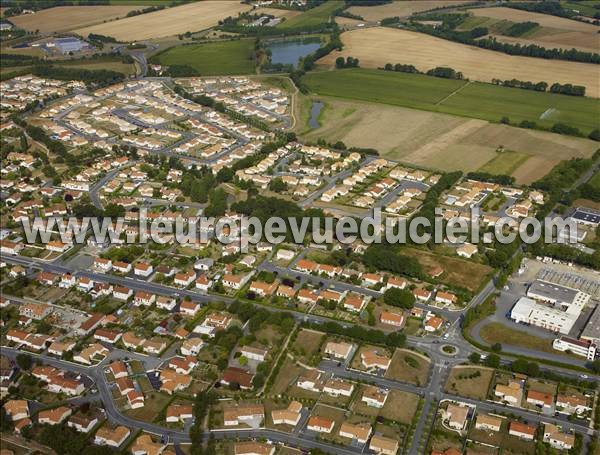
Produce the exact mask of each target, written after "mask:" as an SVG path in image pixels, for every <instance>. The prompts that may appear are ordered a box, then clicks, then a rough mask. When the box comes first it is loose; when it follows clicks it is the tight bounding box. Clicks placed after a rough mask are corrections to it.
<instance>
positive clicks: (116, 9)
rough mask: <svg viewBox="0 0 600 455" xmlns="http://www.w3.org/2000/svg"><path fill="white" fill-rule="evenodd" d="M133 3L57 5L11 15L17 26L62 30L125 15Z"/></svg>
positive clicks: (33, 29)
mask: <svg viewBox="0 0 600 455" xmlns="http://www.w3.org/2000/svg"><path fill="white" fill-rule="evenodd" d="M135 9H138V6H134V5H110V6H57V7H56V8H48V9H43V10H41V11H38V12H36V13H35V14H22V15H21V16H15V17H11V18H10V20H11V22H13V23H14V24H15V25H16V26H17V27H20V28H23V29H25V30H29V31H35V30H39V31H40V32H41V33H51V32H64V31H67V30H73V29H76V28H80V27H87V26H90V25H94V24H99V23H102V22H104V21H109V20H112V19H116V18H118V17H125V15H126V14H127V13H128V12H129V11H132V10H135Z"/></svg>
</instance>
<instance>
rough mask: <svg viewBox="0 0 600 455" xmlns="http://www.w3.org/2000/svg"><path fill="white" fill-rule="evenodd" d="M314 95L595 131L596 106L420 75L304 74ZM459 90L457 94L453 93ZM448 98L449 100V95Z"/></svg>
mask: <svg viewBox="0 0 600 455" xmlns="http://www.w3.org/2000/svg"><path fill="white" fill-rule="evenodd" d="M303 80H304V81H305V83H306V84H307V85H308V87H309V89H310V90H311V92H313V93H315V94H317V95H326V96H333V97H338V98H349V99H357V100H362V101H370V102H376V103H382V104H391V105H396V106H404V107H410V108H415V109H421V110H428V111H434V112H443V113H447V114H454V115H459V116H464V117H470V118H479V119H482V120H489V121H492V122H498V121H500V119H501V118H502V117H508V118H509V119H510V121H511V122H516V123H518V122H521V121H523V120H529V121H533V122H536V123H537V124H539V125H542V126H546V127H550V126H552V125H553V124H554V123H557V122H562V123H566V124H568V125H571V126H574V127H576V128H579V129H580V130H581V131H582V132H583V133H585V134H587V133H589V132H590V131H591V130H593V129H594V128H596V127H597V125H596V117H595V116H596V115H597V114H596V113H597V111H598V108H599V107H600V102H599V101H598V100H596V99H591V98H587V97H574V96H567V95H558V94H554V93H540V92H534V91H532V90H523V89H518V88H509V87H500V86H496V85H492V84H482V83H477V82H465V81H457V80H450V79H440V78H434V77H431V76H425V75H420V74H407V73H396V72H392V71H381V70H367V69H349V70H337V71H322V72H315V73H309V74H307V75H306V76H305V78H304V79H303ZM458 89H460V91H458ZM450 95H452V96H450Z"/></svg>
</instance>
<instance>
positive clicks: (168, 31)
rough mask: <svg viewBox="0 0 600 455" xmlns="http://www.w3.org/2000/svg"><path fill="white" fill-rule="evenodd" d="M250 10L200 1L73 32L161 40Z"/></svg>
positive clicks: (241, 6) (216, 1)
mask: <svg viewBox="0 0 600 455" xmlns="http://www.w3.org/2000/svg"><path fill="white" fill-rule="evenodd" d="M86 8H88V7H86ZM250 8H251V6H250V5H246V4H243V3H240V2H229V1H218V0H203V1H200V2H193V3H188V4H185V5H181V6H176V7H173V8H166V9H163V10H161V11H156V12H154V13H148V14H142V15H140V16H134V17H128V18H126V19H120V20H118V21H113V22H108V23H106V24H98V25H94V26H92V27H85V28H80V29H77V30H75V32H76V33H78V34H80V35H83V36H87V35H88V34H90V33H98V34H101V35H108V36H113V37H115V38H117V39H118V40H121V41H134V40H145V39H150V38H161V37H164V36H173V35H177V34H179V33H185V32H188V31H190V32H197V31H200V30H205V29H207V28H210V27H213V26H215V25H217V23H218V21H219V20H220V19H224V18H226V17H228V16H237V14H238V13H240V12H242V11H248V10H249V9H250Z"/></svg>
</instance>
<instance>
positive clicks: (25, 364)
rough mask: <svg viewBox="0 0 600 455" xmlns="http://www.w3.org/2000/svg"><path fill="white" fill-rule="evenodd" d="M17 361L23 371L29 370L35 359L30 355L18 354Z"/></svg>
mask: <svg viewBox="0 0 600 455" xmlns="http://www.w3.org/2000/svg"><path fill="white" fill-rule="evenodd" d="M16 360H17V365H18V366H19V368H20V369H21V370H29V369H31V367H32V365H33V359H32V358H31V356H30V355H29V354H18V355H17V359H16Z"/></svg>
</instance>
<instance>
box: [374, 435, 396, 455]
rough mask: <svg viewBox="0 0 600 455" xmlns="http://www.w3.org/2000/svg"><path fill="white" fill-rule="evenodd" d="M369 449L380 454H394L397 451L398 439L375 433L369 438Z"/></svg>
mask: <svg viewBox="0 0 600 455" xmlns="http://www.w3.org/2000/svg"><path fill="white" fill-rule="evenodd" d="M369 449H370V450H372V451H373V452H375V453H377V454H381V455H396V452H398V441H397V440H396V439H392V438H386V437H385V436H380V435H377V434H376V435H373V437H372V438H371V442H370V444H369Z"/></svg>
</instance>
